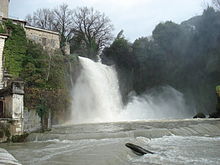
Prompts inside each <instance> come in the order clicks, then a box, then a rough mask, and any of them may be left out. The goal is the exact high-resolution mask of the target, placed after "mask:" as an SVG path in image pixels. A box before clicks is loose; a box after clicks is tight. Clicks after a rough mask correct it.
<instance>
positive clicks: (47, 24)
mask: <svg viewBox="0 0 220 165" xmlns="http://www.w3.org/2000/svg"><path fill="white" fill-rule="evenodd" d="M26 21H27V23H28V24H29V25H31V26H35V27H39V28H42V29H47V30H54V14H53V12H52V11H51V10H50V9H38V10H37V11H36V12H34V13H33V16H31V15H27V16H26Z"/></svg>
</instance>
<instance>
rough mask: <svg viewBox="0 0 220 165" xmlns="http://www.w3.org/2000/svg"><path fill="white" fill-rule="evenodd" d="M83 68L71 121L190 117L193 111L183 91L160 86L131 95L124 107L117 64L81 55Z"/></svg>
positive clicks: (90, 121)
mask: <svg viewBox="0 0 220 165" xmlns="http://www.w3.org/2000/svg"><path fill="white" fill-rule="evenodd" d="M79 61H80V63H81V65H82V70H81V73H80V75H79V77H78V78H77V80H76V83H75V85H74V87H73V89H72V107H71V109H72V116H71V117H72V122H73V123H94V122H115V121H128V120H147V119H148V120H149V119H177V118H188V117H191V116H192V114H191V113H190V111H189V110H188V109H189V108H188V107H187V105H186V104H185V101H184V97H183V94H182V93H180V92H179V91H177V90H175V89H174V88H172V87H169V86H167V87H161V88H160V89H159V90H157V89H155V90H152V91H150V92H148V93H145V94H144V95H142V96H135V95H133V96H131V98H130V102H129V103H128V104H127V105H126V106H124V105H123V103H122V99H121V94H120V91H119V82H118V78H117V73H116V70H115V68H114V66H106V65H103V64H102V63H101V62H94V61H92V60H90V59H88V58H84V57H79Z"/></svg>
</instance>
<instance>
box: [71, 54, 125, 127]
mask: <svg viewBox="0 0 220 165" xmlns="http://www.w3.org/2000/svg"><path fill="white" fill-rule="evenodd" d="M79 60H80V63H81V65H82V70H81V74H80V76H79V77H78V79H77V80H76V84H75V86H74V88H73V90H72V96H73V102H72V119H73V121H74V123H81V122H83V123H85V122H103V121H106V122H109V121H116V120H117V119H116V117H117V114H118V113H119V111H120V110H121V109H122V102H121V95H120V92H119V85H118V79H117V74H116V71H115V69H114V67H111V66H106V65H103V64H101V63H100V62H97V63H95V62H93V61H92V60H89V59H87V58H83V57H79Z"/></svg>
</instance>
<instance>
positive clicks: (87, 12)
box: [72, 7, 113, 56]
mask: <svg viewBox="0 0 220 165" xmlns="http://www.w3.org/2000/svg"><path fill="white" fill-rule="evenodd" d="M73 21H74V24H73V27H72V30H73V32H74V37H76V38H80V39H81V44H84V45H85V47H86V49H87V50H88V56H96V55H97V53H98V52H99V51H100V50H101V49H102V48H103V47H104V46H105V45H106V44H108V43H109V41H110V40H111V39H112V30H113V26H112V24H111V21H110V19H109V18H108V17H106V16H105V15H104V14H103V13H100V12H99V11H95V10H94V9H93V8H87V7H81V8H77V9H76V10H75V12H74V17H73Z"/></svg>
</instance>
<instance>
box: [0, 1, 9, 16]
mask: <svg viewBox="0 0 220 165" xmlns="http://www.w3.org/2000/svg"><path fill="white" fill-rule="evenodd" d="M8 5H9V0H0V17H6V18H7V17H8Z"/></svg>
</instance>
